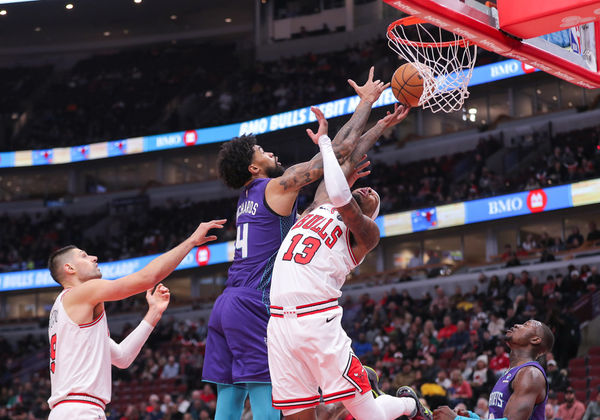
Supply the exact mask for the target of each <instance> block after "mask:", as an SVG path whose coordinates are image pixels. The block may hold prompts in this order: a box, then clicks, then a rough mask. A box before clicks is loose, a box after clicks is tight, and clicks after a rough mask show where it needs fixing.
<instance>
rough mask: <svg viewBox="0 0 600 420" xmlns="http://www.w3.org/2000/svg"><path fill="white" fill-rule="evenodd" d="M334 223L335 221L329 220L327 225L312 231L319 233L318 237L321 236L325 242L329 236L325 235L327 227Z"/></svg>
mask: <svg viewBox="0 0 600 420" xmlns="http://www.w3.org/2000/svg"><path fill="white" fill-rule="evenodd" d="M332 221H333V219H328V220H327V223H325V225H324V226H323V227H321V228H319V229H317V230H315V229H312V230H313V231H314V232H316V233H317V235H319V237H320V238H321V239H322V240H323V241H324V240H325V238H326V237H327V234H326V233H325V229H327V226H329V224H330V223H331V222H332Z"/></svg>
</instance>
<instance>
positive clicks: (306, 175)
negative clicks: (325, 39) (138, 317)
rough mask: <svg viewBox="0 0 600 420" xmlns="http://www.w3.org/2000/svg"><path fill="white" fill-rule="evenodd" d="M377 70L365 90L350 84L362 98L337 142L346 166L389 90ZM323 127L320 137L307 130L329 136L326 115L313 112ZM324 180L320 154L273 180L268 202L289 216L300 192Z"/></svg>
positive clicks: (321, 127)
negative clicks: (317, 181)
mask: <svg viewBox="0 0 600 420" xmlns="http://www.w3.org/2000/svg"><path fill="white" fill-rule="evenodd" d="M373 72H374V68H373V67H371V70H370V72H369V79H368V80H367V82H366V83H365V84H364V85H363V86H358V85H356V83H355V82H354V81H351V80H349V83H350V84H351V85H352V86H353V87H354V89H355V90H356V92H357V93H358V94H359V96H360V97H361V101H360V103H359V105H358V106H357V108H356V110H355V111H354V114H353V115H352V118H350V121H349V122H348V123H346V125H344V127H342V130H340V132H339V133H338V135H336V137H335V139H334V146H333V149H334V153H335V156H336V157H337V158H338V160H339V161H340V163H342V162H344V161H345V160H346V159H347V158H348V157H349V156H350V154H351V153H352V151H353V150H354V148H355V147H356V145H357V143H358V142H359V140H360V134H361V133H362V131H363V130H364V127H365V125H366V123H367V120H368V119H369V115H370V113H371V107H372V106H373V103H375V102H376V101H377V99H378V98H379V96H380V95H381V93H382V92H383V91H384V90H385V89H386V88H387V86H389V84H384V83H383V82H381V81H379V80H375V81H374V80H373ZM311 111H312V112H313V113H314V114H315V117H316V118H317V121H318V123H319V130H318V132H317V133H316V134H314V133H313V131H312V130H310V129H308V130H306V131H307V133H308V135H309V136H316V137H317V138H318V137H320V136H321V135H323V134H327V129H328V124H327V120H326V119H325V116H324V115H323V112H322V111H321V110H320V109H318V108H315V107H312V108H311ZM322 176H323V159H322V158H321V154H320V153H318V154H316V155H315V156H314V157H313V158H312V159H311V160H310V161H308V162H303V163H299V164H296V165H294V166H291V167H290V168H288V169H287V170H286V171H285V172H284V174H283V175H282V176H280V177H278V178H274V179H272V180H271V181H270V182H269V184H268V185H267V188H266V190H265V198H266V200H267V203H268V204H269V207H271V209H273V210H274V211H275V212H276V213H277V214H280V215H289V214H290V213H291V211H292V208H293V206H294V201H295V200H296V197H297V196H298V191H300V189H301V188H302V187H304V186H305V185H308V184H310V183H312V182H314V181H316V180H317V179H319V178H321V177H322Z"/></svg>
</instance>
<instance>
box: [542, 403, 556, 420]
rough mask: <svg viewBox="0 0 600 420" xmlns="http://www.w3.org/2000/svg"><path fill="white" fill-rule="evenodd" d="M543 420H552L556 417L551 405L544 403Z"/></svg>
mask: <svg viewBox="0 0 600 420" xmlns="http://www.w3.org/2000/svg"><path fill="white" fill-rule="evenodd" d="M544 415H545V417H546V418H545V420H554V419H555V418H556V417H555V416H556V413H555V412H554V407H552V405H550V404H548V403H546V408H545V409H544Z"/></svg>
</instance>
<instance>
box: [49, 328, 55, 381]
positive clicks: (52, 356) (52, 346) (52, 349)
mask: <svg viewBox="0 0 600 420" xmlns="http://www.w3.org/2000/svg"><path fill="white" fill-rule="evenodd" d="M54 359H56V334H54V335H52V338H51V339H50V372H52V373H54V371H55V370H56V363H54Z"/></svg>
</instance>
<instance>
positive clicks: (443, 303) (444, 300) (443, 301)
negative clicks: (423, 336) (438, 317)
mask: <svg viewBox="0 0 600 420" xmlns="http://www.w3.org/2000/svg"><path fill="white" fill-rule="evenodd" d="M449 305H450V300H449V299H448V296H446V293H445V292H444V289H442V287H441V286H435V298H433V300H432V301H431V307H432V308H433V307H434V306H436V307H437V308H438V309H440V310H442V311H444V310H446V309H448V307H449ZM438 339H439V336H438Z"/></svg>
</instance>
